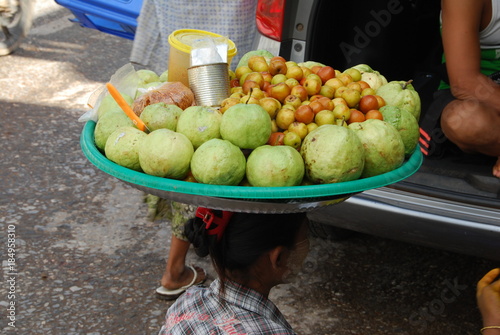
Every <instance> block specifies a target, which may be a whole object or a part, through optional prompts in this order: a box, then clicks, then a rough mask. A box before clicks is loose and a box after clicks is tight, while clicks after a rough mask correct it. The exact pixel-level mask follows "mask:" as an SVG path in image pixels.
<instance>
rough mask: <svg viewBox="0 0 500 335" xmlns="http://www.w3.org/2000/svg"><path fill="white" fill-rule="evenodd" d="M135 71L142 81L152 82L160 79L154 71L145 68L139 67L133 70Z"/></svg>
mask: <svg viewBox="0 0 500 335" xmlns="http://www.w3.org/2000/svg"><path fill="white" fill-rule="evenodd" d="M135 73H136V74H137V75H138V76H139V78H140V79H141V80H142V81H143V82H144V83H146V84H147V83H152V82H155V81H156V82H158V81H160V77H159V76H158V75H157V74H156V72H154V71H151V70H147V69H141V70H137V71H135Z"/></svg>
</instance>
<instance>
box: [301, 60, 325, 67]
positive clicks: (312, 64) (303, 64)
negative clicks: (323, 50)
mask: <svg viewBox="0 0 500 335" xmlns="http://www.w3.org/2000/svg"><path fill="white" fill-rule="evenodd" d="M297 65H298V66H304V67H307V68H309V69H310V68H312V67H313V66H321V67H323V66H325V64H323V63H320V62H316V61H313V60H308V61H306V62H302V63H298V64H297Z"/></svg>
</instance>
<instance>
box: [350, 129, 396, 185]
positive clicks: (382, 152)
mask: <svg viewBox="0 0 500 335" xmlns="http://www.w3.org/2000/svg"><path fill="white" fill-rule="evenodd" d="M349 128H350V129H352V130H353V131H354V133H355V134H356V135H357V136H358V138H359V139H360V140H361V143H363V147H364V150H365V167H364V169H363V173H362V174H361V178H366V177H373V176H377V175H380V174H382V173H386V172H389V171H392V170H394V169H396V168H398V167H400V166H401V164H403V161H404V159H405V146H404V144H403V140H402V139H401V135H399V132H398V130H397V129H396V128H394V126H393V125H391V124H390V123H388V122H385V121H381V120H378V119H368V120H365V121H363V122H354V123H351V124H350V125H349Z"/></svg>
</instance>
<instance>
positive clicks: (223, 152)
mask: <svg viewBox="0 0 500 335" xmlns="http://www.w3.org/2000/svg"><path fill="white" fill-rule="evenodd" d="M245 167H246V159H245V155H244V154H243V152H241V150H240V148H238V147H237V146H235V145H234V144H232V143H231V142H229V141H226V140H222V139H218V138H213V139H211V140H208V141H207V142H205V143H203V144H202V145H200V147H199V148H198V149H196V151H195V152H194V154H193V158H192V159H191V173H192V174H193V176H194V178H195V179H196V180H197V181H198V182H200V183H203V184H212V185H233V186H235V185H238V184H239V183H240V182H241V180H243V177H245Z"/></svg>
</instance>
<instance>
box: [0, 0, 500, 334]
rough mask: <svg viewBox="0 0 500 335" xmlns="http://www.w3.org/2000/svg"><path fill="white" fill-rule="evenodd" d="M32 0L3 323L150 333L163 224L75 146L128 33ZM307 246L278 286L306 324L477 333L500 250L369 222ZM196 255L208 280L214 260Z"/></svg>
mask: <svg viewBox="0 0 500 335" xmlns="http://www.w3.org/2000/svg"><path fill="white" fill-rule="evenodd" d="M36 9H37V11H36V19H35V26H34V28H33V29H32V31H31V34H30V36H29V37H28V38H27V39H26V40H25V43H24V44H23V45H22V46H21V48H20V49H19V50H18V51H17V52H16V53H14V54H12V55H10V56H6V57H2V58H0V83H1V89H0V115H1V117H2V118H1V119H2V121H3V125H2V132H1V133H0V140H1V146H0V148H1V149H0V152H1V158H2V159H1V161H0V178H1V197H0V213H2V215H1V216H0V242H1V244H0V248H1V252H0V255H1V256H2V257H1V258H2V269H3V279H4V280H3V282H2V285H0V310H1V312H0V317H1V319H0V329H1V330H2V334H88V335H90V334H92V335H101V334H156V333H157V332H158V330H159V329H160V327H161V324H162V322H163V319H164V314H165V312H166V310H167V309H168V307H169V306H170V304H171V302H166V301H162V300H158V299H157V298H156V297H155V295H154V289H155V288H156V287H157V285H158V284H159V279H160V277H161V274H162V271H163V267H164V264H165V257H166V254H167V252H168V247H169V245H168V243H169V236H170V227H169V224H168V222H165V221H159V222H158V221H157V222H151V221H148V220H147V219H146V213H147V205H146V204H145V203H144V202H143V199H144V194H143V193H142V192H141V191H138V190H136V189H134V188H132V187H130V186H128V185H126V184H124V183H122V182H120V181H118V180H117V179H115V178H113V177H111V176H109V175H107V174H105V173H103V172H101V171H100V170H98V169H96V168H95V167H94V166H93V165H92V164H91V163H89V162H88V161H87V160H86V158H85V157H84V156H83V154H82V152H81V149H80V146H79V136H80V133H81V131H82V127H83V124H82V123H79V122H77V119H78V117H79V116H80V115H82V114H83V113H84V112H85V111H86V107H85V104H86V101H87V99H88V97H89V96H90V94H91V93H92V92H93V91H94V90H95V89H97V88H98V87H100V86H101V85H102V84H103V83H105V82H106V81H107V80H108V79H109V78H110V76H111V75H112V74H113V73H114V71H116V69H118V68H119V67H121V66H122V65H124V64H125V63H126V62H127V61H128V55H129V53H130V50H131V45H132V44H131V41H128V40H124V39H121V38H118V37H114V36H110V35H106V34H103V33H100V32H97V31H93V30H90V29H84V28H80V27H79V26H77V25H75V24H72V23H71V22H69V21H68V18H70V17H71V14H70V13H69V12H68V11H66V10H65V9H62V8H61V7H59V6H58V5H57V4H55V3H54V2H53V1H49V0H39V1H38V2H37V7H36ZM9 244H10V246H9ZM312 246H313V248H312V251H311V253H310V255H309V257H308V259H307V260H306V264H305V268H304V271H303V273H302V274H301V275H300V276H299V278H298V279H297V280H296V281H295V282H293V283H290V284H286V285H280V286H279V287H277V288H276V289H274V290H273V291H272V294H271V300H273V301H274V302H275V303H276V304H277V305H278V307H279V308H280V309H281V310H282V311H283V313H284V314H285V316H286V317H287V319H288V320H289V321H290V323H291V324H292V325H293V326H294V328H295V329H296V331H297V332H298V333H300V334H325V335H326V334H338V335H344V334H366V333H369V334H374V335H377V334H407V335H414V334H415V335H417V334H431V335H432V334H454V335H460V334H477V333H479V328H480V325H481V322H480V315H479V313H478V310H477V308H476V306H475V301H474V289H475V283H476V281H477V280H478V279H479V278H480V277H481V276H482V275H483V274H484V273H485V272H486V271H487V270H489V269H490V268H492V267H494V266H498V263H495V262H493V261H489V260H485V259H478V258H474V257H469V256H463V255H458V254H452V253H447V252H443V251H439V250H433V249H427V248H422V247H419V246H415V245H409V244H405V243H399V242H395V241H390V240H385V239H380V238H377V237H373V236H367V235H362V234H356V235H354V236H352V237H351V238H349V239H347V240H344V241H327V240H322V239H318V238H313V239H312ZM9 248H11V249H13V250H9ZM12 251H14V254H13V255H11V256H12V258H13V259H14V261H15V262H12V261H11V259H10V258H11V257H10V256H9V254H12ZM188 258H189V262H190V263H195V264H198V265H201V266H203V267H205V268H206V269H207V270H208V272H209V280H208V281H207V284H209V283H210V281H211V280H213V278H214V275H215V273H214V271H213V269H212V267H211V265H210V263H209V261H208V260H207V259H199V258H197V257H196V256H195V255H194V253H190V254H189V257H188ZM14 326H15V327H14Z"/></svg>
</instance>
